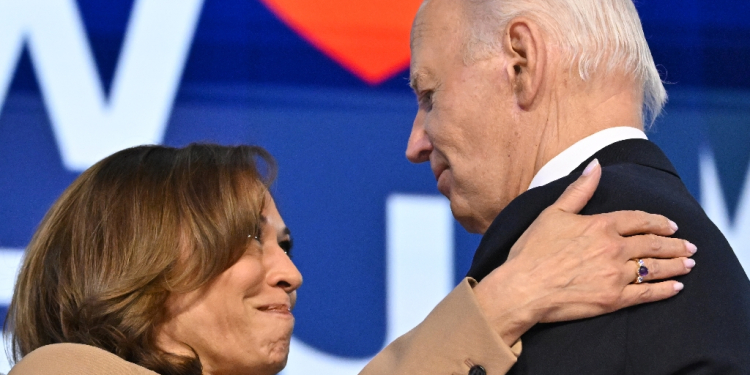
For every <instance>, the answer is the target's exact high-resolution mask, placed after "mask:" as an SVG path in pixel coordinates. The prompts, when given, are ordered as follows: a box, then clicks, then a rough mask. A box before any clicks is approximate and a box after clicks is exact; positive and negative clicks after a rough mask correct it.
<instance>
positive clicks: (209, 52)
mask: <svg viewBox="0 0 750 375" xmlns="http://www.w3.org/2000/svg"><path fill="white" fill-rule="evenodd" d="M376 2H377V1H376ZM412 2H413V1H412ZM269 3H273V2H269ZM153 4H156V2H151V5H149V4H146V1H145V0H142V1H132V0H118V1H107V2H102V1H98V0H76V1H74V0H0V171H2V173H0V273H1V274H0V317H3V316H4V315H5V306H7V303H8V302H9V298H10V293H11V290H12V283H13V277H14V272H15V267H17V262H18V260H19V257H20V254H21V251H22V250H21V249H23V247H24V246H26V244H27V243H28V241H29V239H30V237H31V235H32V233H33V231H34V229H35V227H36V225H37V224H38V222H39V221H40V220H41V218H42V215H43V214H44V213H45V212H46V210H47V209H48V208H49V206H50V205H51V203H52V202H53V201H54V199H55V198H56V197H57V196H58V195H59V194H60V193H61V192H62V190H63V189H64V188H65V187H66V186H67V185H68V184H69V183H70V182H72V180H73V179H74V178H75V177H76V176H77V175H78V173H80V171H81V170H82V169H83V168H85V167H86V166H87V165H90V164H91V163H92V162H93V161H95V160H96V159H98V158H100V157H102V156H104V155H106V154H109V153H111V152H113V151H116V150H117V149H119V148H122V147H125V146H128V145H129V144H128V142H131V143H133V142H135V143H146V142H154V143H163V144H167V145H176V146H180V145H185V144H187V143H189V142H194V141H212V142H220V143H227V144H237V143H250V144H259V145H262V146H264V147H266V148H267V149H268V150H269V151H270V152H271V153H272V154H273V155H274V156H275V157H276V159H277V160H278V163H279V168H280V173H279V178H278V181H277V184H276V185H275V187H274V194H275V196H276V199H277V202H278V205H279V207H280V210H281V213H282V215H283V216H284V218H285V220H286V222H287V224H288V226H289V227H290V228H291V229H292V231H293V232H294V237H295V263H296V264H297V265H298V267H299V268H300V270H301V272H302V273H303V275H304V278H305V283H304V286H303V287H302V288H301V290H300V291H299V304H298V306H297V309H296V312H295V315H296V316H297V326H296V328H295V341H294V343H293V347H292V355H291V359H290V366H289V368H288V370H287V371H286V373H288V374H293V373H300V374H301V373H327V374H330V373H342V374H343V373H354V372H356V369H357V368H358V367H359V366H361V364H362V363H363V362H362V361H363V360H365V359H366V358H368V357H370V356H372V355H373V354H375V353H376V352H377V351H379V350H380V349H381V348H382V347H383V345H384V344H385V343H386V341H387V340H388V339H390V338H392V337H393V336H394V335H396V334H398V333H399V332H400V331H403V329H406V327H407V326H408V325H409V324H410V323H409V322H413V321H415V320H416V321H418V320H419V319H417V318H419V317H420V316H421V315H420V314H423V313H424V312H425V311H429V307H431V306H430V304H433V303H434V300H435V298H438V296H439V295H441V294H442V293H445V292H446V291H447V288H449V287H450V286H451V285H453V284H455V282H456V281H457V280H458V279H460V278H461V277H462V276H463V274H464V273H465V272H466V270H467V269H468V266H469V264H470V261H471V256H472V254H473V250H474V248H475V246H476V245H477V243H478V240H479V238H478V237H477V236H474V235H469V234H467V233H465V231H464V230H463V229H461V228H460V227H459V226H457V225H456V224H455V223H453V222H452V221H451V219H447V216H446V215H447V214H446V212H447V211H446V210H447V204H446V202H445V201H444V200H443V199H442V198H439V197H436V194H437V192H436V189H435V182H434V178H433V176H432V173H431V171H430V170H429V168H428V167H427V166H426V165H418V166H415V165H411V164H409V163H408V162H407V161H406V159H405V158H404V156H403V155H404V149H405V146H406V140H407V138H408V135H409V131H410V127H411V121H412V119H413V116H414V114H415V111H416V105H415V104H416V102H415V100H414V98H413V94H412V93H411V92H410V89H409V88H408V86H407V80H406V77H407V76H408V71H407V70H406V66H403V64H402V65H401V68H400V72H397V73H395V74H388V75H386V76H385V78H381V79H379V80H377V82H374V83H373V82H372V80H370V81H369V83H368V80H366V79H364V78H363V77H364V75H363V74H362V73H361V71H357V69H353V68H352V67H351V66H348V67H346V68H345V67H344V66H347V65H346V64H343V66H342V64H341V63H340V60H338V59H337V58H336V57H335V53H332V52H331V51H330V50H326V49H325V48H323V47H321V46H320V44H313V43H311V42H309V40H311V38H310V36H309V34H305V32H304V31H300V28H299V27H295V26H294V24H293V23H290V22H289V21H288V18H285V15H284V14H280V12H279V10H278V9H276V11H275V12H274V11H271V10H270V9H271V8H269V7H267V6H266V4H265V3H263V2H261V1H259V0H221V1H219V0H205V1H204V0H182V1H181V0H172V1H166V0H165V1H163V2H161V5H158V6H157V5H153ZM393 4H399V3H397V2H393ZM393 4H391V3H388V4H387V5H384V6H394V5H393ZM417 4H418V2H417ZM149 6H151V8H149ZM637 6H638V9H639V11H640V13H641V17H642V21H643V26H644V30H645V33H646V37H647V39H648V41H649V44H650V46H651V50H652V53H653V55H654V58H655V60H656V62H657V64H658V65H659V68H660V71H661V73H662V78H663V79H664V80H665V81H667V82H668V85H667V90H668V92H669V94H670V101H669V104H668V105H667V107H666V112H665V114H664V116H663V117H661V118H660V119H659V120H658V121H657V122H656V124H655V125H654V126H653V128H652V129H651V130H650V132H649V136H650V138H651V139H652V140H654V141H656V142H657V143H658V144H659V145H660V146H661V147H662V148H663V149H664V150H665V151H666V153H667V154H668V155H669V156H670V158H671V159H672V160H673V162H674V164H675V166H676V167H677V169H678V171H679V172H680V174H681V175H682V178H683V180H684V181H685V183H686V184H687V186H688V187H689V189H690V190H691V192H692V193H693V194H694V195H695V196H696V197H698V199H699V201H701V203H702V204H703V205H704V208H706V210H707V212H709V215H710V216H711V217H712V219H713V220H714V221H715V222H716V223H717V225H719V227H720V228H721V229H722V231H724V233H725V234H726V235H727V237H728V238H729V240H730V242H732V244H733V246H734V247H735V251H736V252H737V253H738V256H739V257H740V258H741V261H742V262H743V264H744V265H745V267H746V269H748V270H750V245H748V244H750V241H749V240H750V188H749V187H748V186H746V180H747V178H746V176H747V174H748V166H749V165H750V147H749V145H750V129H748V126H749V125H750V66H749V65H748V63H747V62H748V61H750V19H748V17H747V16H748V15H749V14H750V3H748V2H746V1H744V0H711V1H709V0H658V1H657V0H641V1H637ZM406 8H408V11H410V12H411V11H412V8H413V7H411V8H409V7H405V8H404V9H406ZM404 11H406V10H404ZM285 20H286V21H285ZM290 25H291V26H290ZM295 30H296V31H295ZM301 34H302V36H301ZM386 34H387V32H383V35H384V36H383V37H384V38H386V36H387V35H386ZM404 43H408V39H406V40H404ZM316 46H317V47H316ZM87 56H88V57H87ZM331 56H333V57H331ZM407 57H408V56H407ZM87 64H88V65H87ZM150 69H151V70H150ZM396 70H399V69H396ZM149 72H150V73H149ZM170 74H171V75H170ZM409 207H412V208H413V210H416V211H418V213H419V212H421V213H423V214H422V216H419V215H417V216H416V217H410V216H408V214H407V213H405V212H407V211H408V210H406V211H405V209H406V208H409ZM421 219H424V221H425V222H427V223H429V225H427V226H426V227H425V226H419V225H418V222H420V220H421ZM446 220H448V221H446ZM398 228H407V229H409V228H411V229H410V230H406V231H403V230H402V231H399V230H398ZM438 232H441V233H443V234H444V235H443V234H439V233H438ZM414 239H425V241H428V240H434V241H437V242H435V244H434V246H435V247H436V248H440V249H442V250H436V255H435V257H436V258H438V259H437V263H438V265H437V266H439V267H443V268H442V269H441V270H442V271H440V272H437V273H435V274H433V275H431V277H434V278H437V279H440V280H446V281H445V282H443V284H441V285H440V286H430V285H426V286H425V288H431V290H430V291H425V290H422V289H420V285H419V281H414V284H411V283H408V284H407V281H405V279H400V278H399V276H398V275H401V273H399V270H400V269H401V268H399V267H402V264H411V265H412V266H413V268H412V269H423V270H426V269H429V267H432V266H435V265H429V264H427V265H425V264H422V265H418V264H416V262H414V263H409V262H412V261H411V260H410V259H411V258H409V256H408V255H404V254H402V253H401V252H398V251H397V250H398V249H399V248H400V247H399V246H403V245H404V244H407V243H408V242H409V241H410V240H414ZM426 250H430V249H426ZM389 254H390V255H389ZM399 257H400V258H399ZM414 259H419V258H414ZM404 262H406V263H404ZM425 277H427V278H429V277H430V276H428V275H427V274H426V275H425ZM397 285H400V287H399V288H403V289H407V290H410V291H411V292H412V293H414V294H417V295H419V294H426V295H427V296H426V297H425V300H424V302H423V304H422V305H423V306H422V308H421V309H422V310H424V311H422V310H419V309H418V310H419V311H416V312H414V311H409V310H408V309H406V308H405V307H398V308H393V306H401V305H399V303H400V302H398V301H397V300H396V299H397V298H398V296H396V294H395V292H394V291H395V289H396V286H397ZM390 286H393V287H390ZM388 291H390V292H388ZM389 293H390V294H389ZM431 293H432V294H431ZM389 298H390V299H389ZM387 301H388V303H392V304H393V306H391V308H389V305H388V303H387ZM407 315H409V316H407ZM396 322H398V323H396ZM395 326H398V328H393V327H395ZM326 366H327V367H326ZM305 368H306V370H305ZM4 369H5V370H7V368H3V365H2V361H0V372H3V370H4ZM311 369H316V371H312V370H311ZM317 369H326V370H325V371H323V370H317Z"/></svg>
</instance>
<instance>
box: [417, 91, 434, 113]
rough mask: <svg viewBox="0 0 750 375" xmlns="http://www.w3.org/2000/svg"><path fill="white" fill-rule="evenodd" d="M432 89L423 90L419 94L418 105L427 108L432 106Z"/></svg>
mask: <svg viewBox="0 0 750 375" xmlns="http://www.w3.org/2000/svg"><path fill="white" fill-rule="evenodd" d="M432 94H433V91H432V90H428V91H424V92H422V93H421V94H419V105H420V106H422V107H425V108H427V109H430V108H432Z"/></svg>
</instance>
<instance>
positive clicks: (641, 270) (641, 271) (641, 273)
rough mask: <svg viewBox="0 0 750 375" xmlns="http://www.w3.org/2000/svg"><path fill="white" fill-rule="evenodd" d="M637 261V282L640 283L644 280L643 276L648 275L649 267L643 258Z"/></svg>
mask: <svg viewBox="0 0 750 375" xmlns="http://www.w3.org/2000/svg"><path fill="white" fill-rule="evenodd" d="M635 261H636V263H638V270H637V271H635V277H636V278H635V283H636V284H640V283H642V282H643V278H644V277H646V276H648V267H646V265H645V264H644V262H643V259H636V260H635Z"/></svg>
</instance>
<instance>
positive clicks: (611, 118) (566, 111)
mask: <svg viewBox="0 0 750 375" xmlns="http://www.w3.org/2000/svg"><path fill="white" fill-rule="evenodd" d="M622 86H623V85H616V84H615V85H612V86H611V87H605V86H603V85H602V87H599V88H596V89H589V90H588V91H587V90H565V91H568V92H564V93H559V94H557V95H552V96H551V98H550V100H549V104H548V105H547V106H546V108H547V111H546V113H543V114H542V115H544V116H545V118H546V121H543V122H544V127H543V129H542V131H541V132H540V133H539V140H538V145H539V146H538V148H537V154H536V160H535V162H534V174H537V173H538V172H539V170H540V169H541V168H542V167H543V166H544V165H545V164H547V163H548V162H549V161H550V160H552V158H554V157H555V156H557V155H559V154H560V153H561V152H563V151H564V150H566V149H567V148H569V147H570V146H572V145H573V144H575V143H576V142H578V141H580V140H582V139H584V138H586V137H588V136H591V135H592V134H595V133H597V132H599V131H602V130H604V129H609V128H614V127H621V126H630V127H634V128H636V129H640V130H643V120H642V118H641V111H640V108H641V99H640V93H634V91H635V90H632V88H631V86H630V85H628V86H627V87H625V88H623V87H622ZM576 92H577V93H576Z"/></svg>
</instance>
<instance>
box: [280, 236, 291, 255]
mask: <svg viewBox="0 0 750 375" xmlns="http://www.w3.org/2000/svg"><path fill="white" fill-rule="evenodd" d="M279 247H280V248H281V250H284V253H285V254H286V255H287V256H288V257H289V258H291V257H292V240H284V241H281V242H279Z"/></svg>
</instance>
